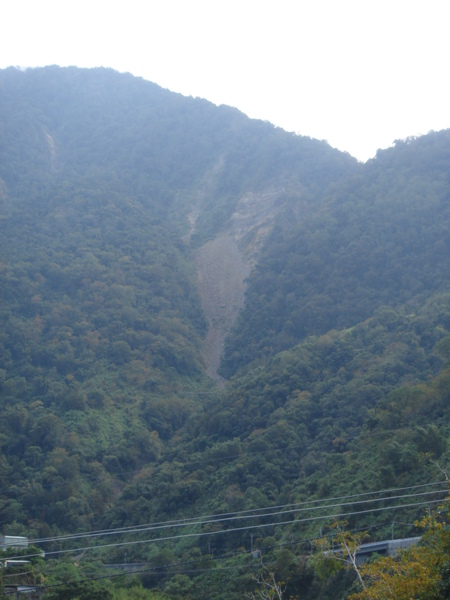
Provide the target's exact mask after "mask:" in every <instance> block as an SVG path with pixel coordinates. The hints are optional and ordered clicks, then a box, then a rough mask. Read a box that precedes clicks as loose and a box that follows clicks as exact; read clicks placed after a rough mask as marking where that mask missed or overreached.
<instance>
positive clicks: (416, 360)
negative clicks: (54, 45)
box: [0, 67, 450, 600]
mask: <svg viewBox="0 0 450 600" xmlns="http://www.w3.org/2000/svg"><path fill="white" fill-rule="evenodd" d="M449 174H450V133H449V132H448V131H444V132H439V133H433V134H429V135H427V136H424V137H422V138H418V139H414V140H405V141H403V142H400V141H399V142H397V143H396V144H395V146H394V147H393V148H391V149H389V150H387V151H383V152H379V153H378V155H377V157H376V158H375V159H374V160H372V161H369V162H368V163H367V164H365V165H361V164H359V163H357V161H356V160H354V159H353V158H351V157H350V156H348V155H346V154H343V153H341V152H339V151H337V150H333V149H332V148H330V147H329V146H328V145H327V144H326V143H324V142H319V141H317V140H312V139H309V138H304V137H301V136H295V135H292V134H288V133H286V132H284V131H282V130H280V129H277V128H275V127H273V126H272V125H270V124H269V123H264V122H260V121H252V120H250V119H248V118H247V117H246V116H245V115H243V114H242V113H240V112H239V111H237V110H235V109H231V108H229V107H225V106H221V107H216V106H214V105H213V104H211V103H209V102H207V101H205V100H201V99H194V98H184V97H182V96H180V95H177V94H173V93H171V92H169V91H167V90H163V89H161V88H159V87H158V86H157V85H155V84H152V83H149V82H146V81H143V80H141V79H137V78H134V77H132V76H131V75H127V74H118V73H115V72H113V71H111V70H107V69H94V70H90V71H88V70H82V69H76V68H69V69H61V68H58V67H49V68H45V69H35V70H27V71H25V72H22V71H19V70H16V69H6V70H4V71H0V215H1V218H0V224H1V227H2V234H1V242H0V252H1V256H0V273H1V277H2V286H1V293H2V302H1V307H0V318H1V328H0V357H1V364H0V533H3V534H15V535H26V536H28V537H29V538H30V539H34V541H35V544H36V546H37V547H38V550H36V554H37V556H34V557H33V565H31V566H30V572H29V573H27V576H28V577H29V579H30V581H41V582H44V583H45V584H46V585H49V582H51V583H52V584H54V586H55V587H54V588H51V589H49V590H47V593H48V597H49V598H52V599H53V600H62V598H67V597H80V598H81V597H82V598H83V599H84V598H99V597H102V598H103V597H104V598H111V599H112V598H115V599H116V600H118V599H119V598H124V597H127V598H128V597H130V598H133V597H135V598H153V599H154V600H157V599H160V598H161V597H165V598H167V597H169V598H174V599H178V598H189V597H193V596H194V595H195V597H196V598H198V599H203V598H204V599H205V600H210V599H211V598H215V599H217V600H221V599H222V598H226V599H227V600H230V599H236V600H237V598H242V594H243V592H248V593H250V592H252V591H253V590H254V585H255V582H254V579H253V578H252V576H255V575H258V573H259V574H260V575H261V574H263V573H264V572H265V571H264V569H262V563H261V561H262V562H263V563H264V564H265V565H269V566H270V568H273V569H274V572H275V573H276V576H277V577H278V578H280V579H282V580H285V581H288V590H287V593H288V594H289V595H292V596H301V597H304V598H307V599H310V600H312V599H313V598H314V599H317V598H319V599H323V600H325V599H330V600H331V599H333V600H334V599H335V598H338V597H339V598H345V597H347V595H348V593H349V590H350V589H351V587H352V585H356V584H355V582H354V580H353V578H352V576H351V574H349V573H344V574H341V575H332V576H330V577H328V578H325V580H322V579H320V574H321V573H320V568H319V567H317V562H314V561H310V559H309V554H310V553H311V548H312V546H313V540H314V539H315V538H316V537H318V536H319V533H320V532H321V530H322V527H323V528H324V529H325V530H326V528H327V527H328V526H331V522H332V520H333V517H334V516H335V515H336V514H344V515H348V526H349V527H351V528H354V529H361V528H367V529H368V530H369V531H370V535H371V537H372V539H382V538H387V537H389V536H391V535H392V530H393V527H394V524H393V521H394V520H395V522H396V524H395V528H396V534H398V535H399V536H409V535H414V532H415V529H414V526H413V525H412V523H413V522H414V519H416V518H420V517H421V515H422V509H423V506H425V504H427V505H429V506H435V505H436V504H437V503H438V502H440V501H441V500H442V498H443V495H444V494H445V492H446V488H445V486H442V485H441V482H442V477H443V472H445V470H446V469H448V441H449V429H448V418H449V414H448V409H449V402H448V400H449V397H450V396H449V382H450V379H449V374H448V360H449V356H450V354H449V344H450V342H449V340H450V337H449V336H450V333H449V332H450V295H449V294H450V289H449V277H448V276H449V272H450V268H449V267H450V263H449V261H450V248H449V239H450V237H449V228H450V213H449V204H450V202H449V201H450V195H449V191H448V190H449V189H450V187H449V184H450V182H449V176H450V175H449ZM395 501H398V506H397V505H395V506H393V505H392V503H394V502H395ZM415 501H417V502H416V503H415ZM322 507H323V508H322ZM361 507H363V508H364V510H363V511H360V510H359V509H360V508H361ZM327 510H328V512H326V511H327ZM324 511H325V512H324ZM330 511H331V512H330ZM199 515H203V518H200V517H199ZM205 515H206V516H205ZM122 528H124V529H122ZM86 532H91V534H92V535H91V534H87V535H89V537H84V536H85V534H86ZM65 536H67V537H65ZM94 547H95V549H94ZM41 550H45V551H46V552H47V558H50V559H51V560H48V561H46V562H45V563H44V561H41V558H40V551H41ZM257 551H258V552H259V554H258V556H259V559H258V560H256V559H255V556H256V554H255V553H256V552H257ZM51 553H53V554H51ZM64 557H66V558H64ZM74 557H76V559H75V558H74ZM132 561H136V563H139V564H141V565H142V561H144V563H143V569H144V572H142V573H141V575H140V578H139V585H141V584H143V585H144V586H145V588H147V589H142V588H139V585H138V582H137V580H136V579H132V580H130V579H128V578H124V577H123V576H121V577H120V578H116V577H115V575H119V573H115V574H114V577H113V579H112V580H111V582H109V583H104V584H103V583H98V584H97V580H96V578H97V577H98V578H109V577H110V575H111V573H112V571H111V570H108V571H107V570H106V567H105V564H104V563H108V564H110V563H119V564H122V563H127V564H128V563H129V562H132ZM261 569H262V570H261ZM14 576H16V575H15V574H14ZM102 581H103V580H102ZM75 582H76V583H75ZM63 583H64V584H65V585H63ZM135 584H136V585H135ZM0 585H1V583H0ZM125 588H126V589H125ZM150 588H154V589H155V590H157V591H153V592H151V591H149V589H150ZM194 592H195V593H194ZM163 593H164V596H162V594H163Z"/></svg>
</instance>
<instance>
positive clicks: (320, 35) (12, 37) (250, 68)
mask: <svg viewBox="0 0 450 600" xmlns="http://www.w3.org/2000/svg"><path fill="white" fill-rule="evenodd" d="M449 24H450V0H423V1H422V0H420V1H418V0H388V1H386V0H297V1H295V0H257V1H256V0H255V1H254V0H239V1H235V0H208V1H206V0H184V1H183V0H140V1H139V2H138V1H135V0H108V1H106V0H89V1H85V0H75V1H73V0H56V1H55V0H1V3H0V68H3V67H7V66H11V65H14V66H16V65H17V66H43V65H49V64H58V65H62V66H64V65H77V66H79V67H94V66H107V67H112V68H114V69H117V70H119V71H128V72H130V73H133V74H134V75H139V76H142V77H144V78H145V79H148V80H150V81H154V82H155V83H158V84H159V85H161V86H163V87H165V88H169V89H170V90H173V91H176V92H180V93H182V94H184V95H188V96H200V97H203V98H206V99H208V100H211V101H212V102H214V103H216V104H228V105H231V106H235V107H237V108H239V109H240V110H242V111H243V112H244V113H246V114H247V115H248V116H249V117H254V118H259V119H264V120H268V121H271V122H272V123H274V124H275V125H279V126H280V127H283V128H284V129H286V130H287V131H295V132H296V133H300V134H302V135H309V136H311V137H315V138H318V139H326V140H328V142H329V143H330V144H331V145H332V146H335V147H337V148H340V149H341V150H346V151H348V152H350V153H351V154H353V155H354V156H356V157H357V158H359V159H361V160H365V159H367V158H369V157H371V156H373V155H374V154H375V152H376V150H377V148H385V147H387V146H389V145H390V144H391V143H392V142H393V141H394V140H395V139H399V138H404V137H407V136H411V135H418V134H421V133H427V132H428V131H430V130H432V129H434V130H439V129H444V128H447V127H450V78H449V70H450V69H449V59H450V31H449V29H450V27H449Z"/></svg>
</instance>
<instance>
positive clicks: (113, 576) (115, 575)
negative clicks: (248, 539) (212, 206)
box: [3, 523, 389, 596]
mask: <svg viewBox="0 0 450 600" xmlns="http://www.w3.org/2000/svg"><path fill="white" fill-rule="evenodd" d="M385 525H389V523H387V524H386V523H385V524H383V525H373V526H371V527H363V528H362V530H367V529H374V528H379V527H382V526H385ZM350 531H352V532H353V531H358V530H355V529H353V530H350ZM318 539H320V538H318V537H314V538H304V539H302V540H295V541H291V542H283V543H281V544H272V545H270V546H263V547H261V548H259V549H258V551H259V552H263V551H268V550H273V549H275V548H282V547H286V546H298V545H300V544H304V545H307V544H312V543H313V542H315V541H317V540H318ZM247 554H249V552H248V551H247V550H235V551H232V552H228V553H226V554H221V555H218V556H209V555H208V556H203V557H202V558H200V559H194V560H188V561H181V562H176V563H167V564H165V565H157V566H153V567H148V568H144V569H143V568H140V569H136V570H135V571H129V572H127V573H124V572H123V573H112V574H108V575H98V576H95V577H88V578H84V579H80V580H73V581H69V582H64V583H56V584H51V585H46V586H39V589H41V590H45V589H52V588H56V587H66V586H67V587H68V586H70V585H72V584H74V583H86V582H89V581H99V580H103V579H116V578H119V577H126V576H129V575H138V574H145V573H154V572H158V571H163V570H164V574H165V575H167V574H169V573H170V572H168V571H167V569H169V568H173V567H180V566H187V565H193V564H198V563H202V562H204V561H205V559H206V560H210V561H218V560H225V559H228V558H233V557H235V556H241V555H247ZM147 564H148V563H147ZM251 566H252V565H251V564H248V565H231V566H228V567H218V568H214V569H185V570H183V571H180V570H179V569H177V570H174V571H172V573H176V574H180V573H191V574H194V575H195V574H196V573H204V572H214V571H223V570H237V569H242V568H245V569H248V568H250V567H251ZM255 566H259V565H255ZM9 595H10V594H7V593H4V594H3V596H9Z"/></svg>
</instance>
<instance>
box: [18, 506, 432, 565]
mask: <svg viewBox="0 0 450 600" xmlns="http://www.w3.org/2000/svg"><path fill="white" fill-rule="evenodd" d="M406 497H407V496H406ZM440 502H442V498H440V499H438V500H427V501H425V502H414V503H409V504H400V505H396V506H384V507H380V508H372V509H366V510H362V511H354V512H347V513H335V514H328V515H319V516H314V517H307V518H303V519H295V520H289V521H278V522H276V521H275V522H271V523H261V524H253V525H247V526H243V527H234V528H231V529H224V530H221V531H208V532H204V531H203V532H197V533H184V534H179V535H170V536H165V537H161V538H150V539H146V540H131V541H127V542H116V543H111V544H100V545H98V546H84V547H81V548H69V549H60V550H52V551H49V552H46V556H53V555H59V554H68V553H72V552H87V551H89V550H103V549H105V548H119V547H124V546H135V545H141V544H152V543H157V542H167V541H173V540H179V539H187V538H193V537H196V538H200V537H205V536H213V535H223V534H229V533H236V532H239V531H248V530H250V529H253V530H254V529H262V528H267V527H279V526H281V525H298V524H300V523H309V522H312V521H318V520H323V519H340V518H346V517H353V516H358V515H363V514H369V513H378V512H383V511H387V510H389V511H392V510H397V509H403V508H413V507H419V506H429V505H431V504H437V503H440ZM274 514H276V513H274ZM33 556H40V554H30V555H25V556H22V558H29V557H33Z"/></svg>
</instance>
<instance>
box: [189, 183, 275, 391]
mask: <svg viewBox="0 0 450 600" xmlns="http://www.w3.org/2000/svg"><path fill="white" fill-rule="evenodd" d="M285 198H286V194H285V190H284V188H282V187H281V186H280V187H279V188H278V189H277V188H273V189H270V190H267V191H265V192H262V193H254V192H248V193H246V194H244V195H243V196H242V197H241V198H239V201H238V202H237V206H236V210H235V211H234V213H233V215H232V217H231V218H230V219H229V221H228V223H227V224H226V225H225V226H224V228H223V229H222V231H221V232H220V233H219V234H218V235H217V237H216V238H215V239H214V240H211V241H208V242H207V243H205V244H204V245H203V246H202V247H201V248H200V249H199V250H198V251H197V252H196V255H195V262H196V265H197V269H198V278H199V289H200V294H201V298H202V304H203V310H204V311H205V315H206V317H207V319H208V323H209V330H208V334H207V336H206V338H205V341H204V349H203V350H204V357H205V362H206V365H207V374H208V375H209V376H210V377H212V378H213V379H215V380H216V381H217V382H218V383H219V385H221V384H223V380H222V379H221V377H220V376H219V375H218V373H217V370H218V368H219V365H220V359H221V355H222V351H223V347H224V342H225V338H226V337H227V335H228V332H229V331H230V329H231V327H232V325H233V323H234V321H235V319H236V317H237V316H238V314H239V311H240V309H241V308H242V306H243V305H244V301H245V290H246V281H245V280H246V278H247V277H248V276H249V275H250V271H251V268H252V266H253V265H254V264H255V262H256V260H257V257H258V254H259V252H260V250H261V248H262V246H263V244H264V241H265V239H266V237H267V235H268V234H269V233H270V231H271V229H272V227H273V224H274V222H275V219H276V217H277V215H278V214H279V213H280V211H281V209H282V208H283V207H285V205H286V200H285ZM198 214H199V206H198V205H196V206H195V207H193V212H192V213H191V216H190V225H191V227H192V228H195V221H196V216H197V215H198Z"/></svg>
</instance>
